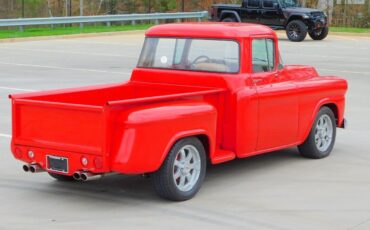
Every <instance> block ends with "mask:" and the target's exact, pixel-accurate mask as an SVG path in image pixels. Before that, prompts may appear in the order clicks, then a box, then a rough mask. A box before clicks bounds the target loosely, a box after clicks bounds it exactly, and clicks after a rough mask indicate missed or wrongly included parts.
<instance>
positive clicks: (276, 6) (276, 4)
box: [272, 2, 280, 10]
mask: <svg viewBox="0 0 370 230" xmlns="http://www.w3.org/2000/svg"><path fill="white" fill-rule="evenodd" d="M272 6H273V7H274V9H276V10H278V9H279V8H280V7H279V3H277V2H275V3H273V4H272Z"/></svg>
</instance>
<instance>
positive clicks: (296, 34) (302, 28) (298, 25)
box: [286, 20, 307, 42]
mask: <svg viewBox="0 0 370 230" xmlns="http://www.w3.org/2000/svg"><path fill="white" fill-rule="evenodd" d="M286 35H287V36H288V39H289V40H290V41H293V42H300V41H303V40H304V39H305V38H306V36H307V26H306V24H305V23H304V22H302V21H300V20H293V21H291V22H289V23H288V25H287V26H286Z"/></svg>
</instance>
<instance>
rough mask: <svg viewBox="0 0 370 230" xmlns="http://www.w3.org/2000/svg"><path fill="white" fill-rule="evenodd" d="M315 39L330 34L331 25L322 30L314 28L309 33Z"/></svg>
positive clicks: (321, 38)
mask: <svg viewBox="0 0 370 230" xmlns="http://www.w3.org/2000/svg"><path fill="white" fill-rule="evenodd" d="M308 34H309V35H310V37H311V38H312V39H313V40H323V39H325V38H326V37H327V36H328V34H329V27H324V28H322V29H321V30H313V31H310V32H309V33H308Z"/></svg>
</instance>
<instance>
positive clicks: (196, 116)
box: [112, 100, 217, 174]
mask: <svg viewBox="0 0 370 230" xmlns="http://www.w3.org/2000/svg"><path fill="white" fill-rule="evenodd" d="M122 121H124V122H122ZM115 124H118V125H117V126H116V127H115V131H114V136H115V137H114V143H113V144H112V153H113V155H112V170H113V171H115V172H120V173H125V174H141V173H149V172H154V171H156V170H158V169H159V168H160V166H161V165H162V162H163V161H164V159H165V158H166V156H167V153H168V152H169V151H170V149H171V147H172V146H173V145H174V144H175V143H176V142H177V141H178V140H179V139H181V138H184V137H188V136H194V135H206V136H207V138H208V140H209V146H210V147H209V149H208V151H209V152H210V154H213V153H214V149H215V147H214V146H215V144H214V143H215V138H216V124H217V111H216V109H215V107H214V106H212V105H210V104H208V103H206V102H204V101H201V100H179V101H175V102H174V101H171V102H163V103H155V104H149V105H144V106H138V107H133V108H131V109H128V110H126V111H125V112H123V113H122V114H121V115H120V116H117V120H116V122H115Z"/></svg>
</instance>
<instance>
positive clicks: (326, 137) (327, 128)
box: [315, 114, 333, 152]
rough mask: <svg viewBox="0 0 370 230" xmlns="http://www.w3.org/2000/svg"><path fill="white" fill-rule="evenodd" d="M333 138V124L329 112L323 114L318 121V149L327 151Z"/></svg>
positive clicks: (316, 134) (316, 135)
mask: <svg viewBox="0 0 370 230" xmlns="http://www.w3.org/2000/svg"><path fill="white" fill-rule="evenodd" d="M332 139H333V124H332V121H331V119H330V117H329V116H328V115H327V114H323V115H321V116H320V118H319V119H318V121H317V124H316V129H315V144H316V147H317V149H318V150H320V151H321V152H325V151H326V150H328V148H329V147H330V145H331V142H332Z"/></svg>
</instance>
